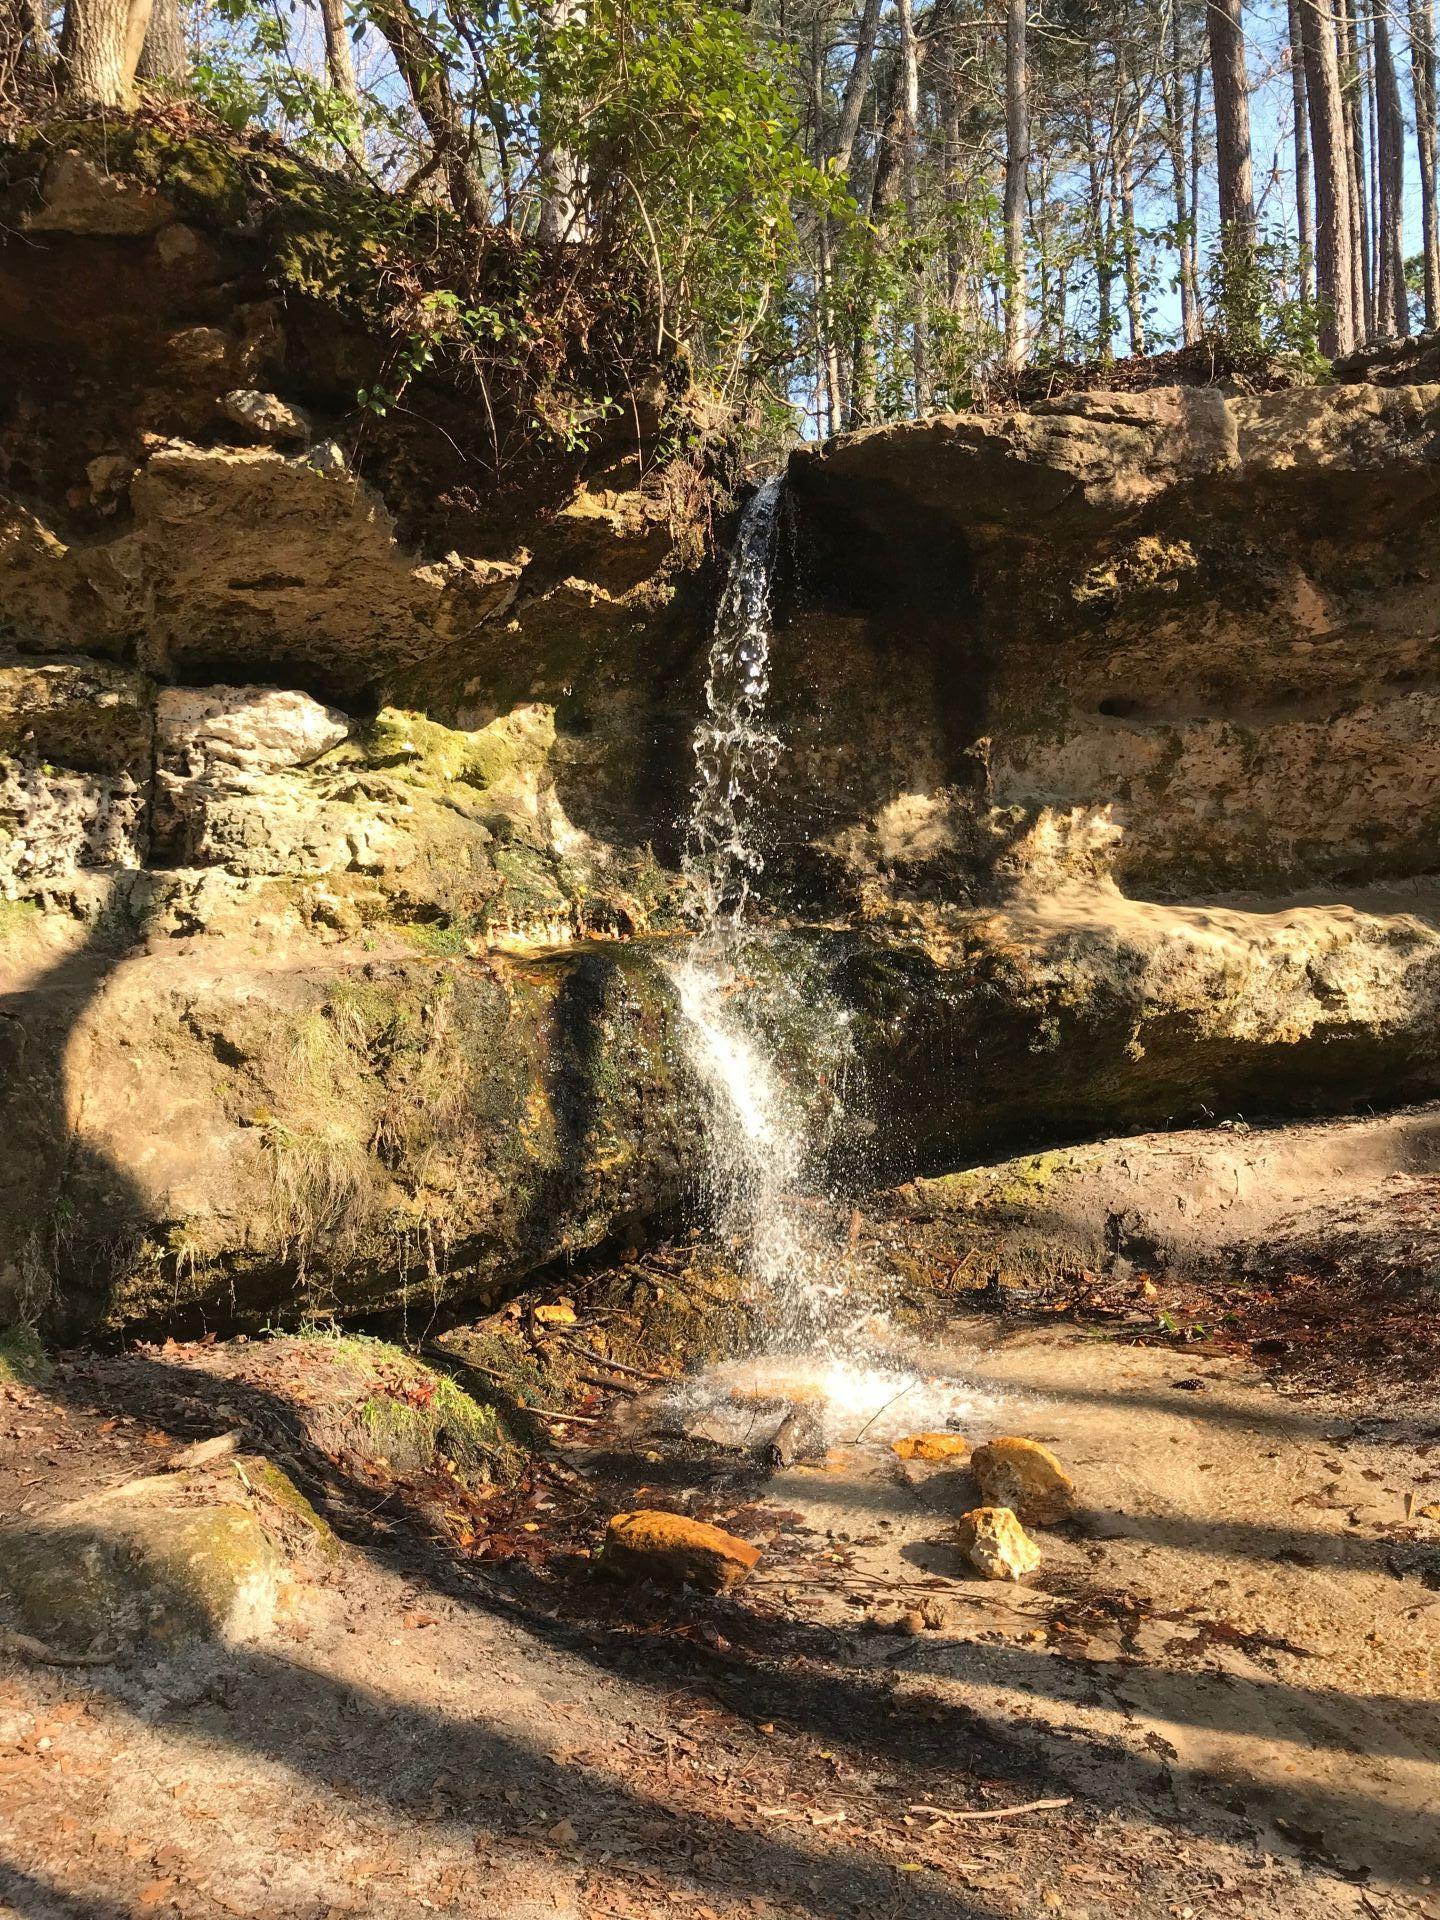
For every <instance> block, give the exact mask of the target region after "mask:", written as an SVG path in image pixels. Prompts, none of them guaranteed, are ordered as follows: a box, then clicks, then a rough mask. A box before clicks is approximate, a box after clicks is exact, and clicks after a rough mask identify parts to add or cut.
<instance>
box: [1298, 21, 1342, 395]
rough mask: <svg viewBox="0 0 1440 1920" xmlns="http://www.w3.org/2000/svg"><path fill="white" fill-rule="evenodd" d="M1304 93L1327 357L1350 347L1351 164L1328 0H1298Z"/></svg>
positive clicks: (1322, 340) (1317, 274) (1317, 277)
mask: <svg viewBox="0 0 1440 1920" xmlns="http://www.w3.org/2000/svg"><path fill="white" fill-rule="evenodd" d="M1298 18H1299V21H1300V28H1301V33H1302V36H1303V39H1304V46H1305V93H1306V99H1307V101H1308V104H1309V108H1310V138H1311V144H1312V147H1313V149H1314V155H1315V284H1316V288H1317V290H1318V292H1319V296H1320V299H1321V300H1322V301H1323V302H1324V303H1325V304H1326V306H1327V307H1328V309H1329V312H1328V314H1327V316H1326V319H1325V322H1324V325H1323V327H1322V331H1321V336H1320V344H1321V346H1322V348H1323V349H1324V351H1325V352H1326V353H1328V354H1329V355H1331V357H1332V358H1334V357H1338V356H1339V355H1341V354H1346V353H1351V352H1353V351H1354V348H1355V307H1354V302H1353V299H1352V295H1351V273H1350V261H1351V252H1350V165H1349V159H1348V149H1347V146H1346V141H1345V108H1344V105H1343V103H1342V101H1341V97H1340V55H1339V48H1338V45H1337V43H1336V38H1335V13H1334V8H1333V0H1300V6H1299V14H1298Z"/></svg>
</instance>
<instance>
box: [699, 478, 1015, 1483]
mask: <svg viewBox="0 0 1440 1920" xmlns="http://www.w3.org/2000/svg"><path fill="white" fill-rule="evenodd" d="M781 498H782V495H781V482H780V481H779V480H778V479H775V480H771V481H768V482H767V483H766V485H765V486H763V487H762V488H761V489H760V491H759V493H757V494H756V495H755V498H754V499H753V500H752V501H751V502H750V504H749V506H748V507H747V508H746V511H745V514H744V517H743V519H742V520H741V523H740V528H739V532H738V536H737V539H736V543H735V550H734V553H733V555H732V557H731V562H730V571H729V575H728V577H727V579H726V582H725V590H724V592H723V593H722V595H721V597H720V604H719V607H718V609H717V611H716V615H715V626H714V631H713V633H712V635H711V641H710V661H709V672H708V674H707V676H706V681H705V714H704V718H703V719H702V721H701V723H700V725H699V726H698V727H697V728H696V729H695V737H694V748H695V778H694V783H693V785H692V788H691V798H690V814H689V820H688V823H687V833H686V853H685V861H684V865H685V872H686V875H687V877H688V879H689V881H690V885H691V890H692V894H693V897H694V902H695V922H696V930H695V934H694V937H693V938H692V939H691V940H690V941H689V942H688V943H687V944H686V947H685V950H684V952H683V953H682V955H681V957H680V958H679V959H677V960H675V961H673V962H672V963H671V965H670V973H671V976H672V978H673V980H674V983H675V986H676V990H677V995H678V999H679V1008H680V1015H681V1018H680V1025H679V1034H680V1043H681V1046H682V1048H683V1050H684V1054H685V1060H686V1064H687V1066H688V1068H689V1071H690V1073H691V1075H692V1076H693V1078H694V1080H695V1082H696V1084H697V1085H698V1087H699V1089H700V1091H701V1094H702V1096H703V1100H704V1110H705V1127H704V1132H703V1136H702V1139H701V1143H700V1158H701V1170H702V1174H703V1178H704V1182H705V1186H706V1189H707V1197H708V1199H709V1203H710V1207H711V1212H712V1215H713V1219H714V1226H715V1232H716V1238H717V1242H718V1250H719V1252H720V1254H721V1255H722V1257H723V1258H724V1259H725V1260H726V1262H727V1263H728V1264H730V1265H731V1266H733V1267H734V1268H736V1269H737V1270H738V1272H739V1273H740V1275H741V1277H742V1279H743V1280H744V1282H745V1285H746V1289H747V1296H748V1300H749V1304H750V1308H751V1315H752V1323H753V1333H754V1338H753V1342H752V1351H751V1352H750V1353H749V1354H748V1355H746V1356H743V1357H739V1358H736V1359H735V1360H733V1361H728V1362H724V1363H721V1364H719V1365H717V1366H714V1367H711V1368H706V1369H703V1370H702V1371H701V1372H700V1373H699V1374H698V1375H696V1376H693V1377H692V1378H690V1379H689V1380H688V1381H686V1382H684V1383H681V1384H679V1385H677V1386H676V1387H675V1388H674V1389H673V1390H672V1392H671V1394H670V1396H669V1400H670V1404H671V1407H672V1410H673V1411H674V1412H675V1413H677V1414H678V1415H679V1417H681V1418H682V1419H683V1420H684V1421H685V1422H686V1425H687V1430H688V1431H691V1432H693V1433H695V1434H696V1435H697V1436H698V1437H700V1438H708V1439H712V1440H719V1441H722V1442H724V1443H726V1444H729V1445H739V1446H749V1445H751V1444H753V1442H754V1440H755V1431H754V1425H755V1421H756V1418H757V1415H756V1411H755V1404H754V1403H755V1400H756V1397H757V1396H758V1397H759V1399H760V1401H761V1402H762V1403H763V1404H766V1405H769V1406H770V1407H771V1408H772V1413H773V1418H775V1419H777V1420H778V1418H779V1409H780V1408H781V1407H783V1406H785V1405H787V1404H791V1405H793V1404H797V1403H799V1402H800V1401H804V1402H805V1403H806V1405H807V1406H809V1407H810V1408H811V1409H812V1410H813V1411H814V1412H815V1413H816V1415H817V1417H818V1418H819V1420H820V1423H821V1429H822V1431H823V1433H824V1435H825V1436H826V1437H827V1438H828V1439H831V1440H845V1441H855V1440H860V1439H865V1438H867V1437H868V1438H869V1439H870V1440H871V1442H872V1443H883V1442H884V1441H885V1440H887V1439H888V1438H890V1437H891V1436H893V1435H895V1434H900V1433H909V1432H915V1431H920V1430H923V1429H925V1428H927V1427H939V1426H947V1425H953V1424H955V1423H957V1422H958V1421H960V1420H962V1419H963V1420H969V1419H970V1418H972V1417H973V1416H975V1415H976V1414H977V1413H979V1412H981V1411H982V1410H983V1409H984V1400H983V1396H977V1395H976V1394H975V1392H974V1389H973V1388H972V1387H971V1386H970V1385H969V1383H968V1382H966V1381H965V1380H963V1379H962V1378H960V1377H958V1376H956V1375H954V1374H952V1373H944V1374H942V1375H939V1376H937V1375H936V1374H935V1373H934V1372H933V1371H932V1362H933V1355H932V1354H931V1352H930V1349H929V1346H928V1344H927V1343H924V1342H921V1343H918V1345H917V1343H915V1342H912V1341H910V1340H909V1339H908V1338H906V1337H900V1336H897V1335H896V1333H895V1330H894V1329H893V1328H891V1327H890V1325H889V1323H888V1321H887V1320H886V1319H885V1317H884V1315H883V1312H877V1311H876V1309H877V1308H879V1307H881V1306H882V1305H883V1295H884V1292H885V1288H884V1286H883V1285H882V1281H881V1276H880V1273H879V1272H878V1270H877V1269H876V1267H875V1266H874V1265H873V1264H872V1263H871V1260H870V1258H869V1256H867V1255H866V1254H865V1253H864V1252H863V1251H862V1250H861V1249H860V1248H857V1246H856V1245H855V1244H854V1241H855V1239H856V1235H855V1232H854V1227H855V1225H856V1224H857V1216H855V1215H853V1214H852V1213H851V1210H850V1208H849V1206H848V1205H847V1204H846V1203H845V1202H844V1201H843V1200H842V1199H841V1198H840V1196H839V1194H838V1193H837V1192H836V1191H835V1190H834V1188H833V1187H832V1185H831V1184H830V1182H829V1178H828V1175H827V1163H828V1160H829V1157H830V1156H829V1154H828V1153H827V1151H826V1148H827V1145H828V1142H829V1129H830V1128H833V1127H834V1126H835V1125H836V1124H837V1123H838V1124H839V1125H840V1127H841V1128H842V1130H843V1131H848V1132H851V1133H854V1132H855V1131H857V1127H856V1122H855V1119H854V1115H853V1113H851V1112H850V1111H848V1109H849V1108H851V1107H852V1106H853V1104H854V1101H853V1098H852V1097H851V1096H852V1089H851V1086H850V1082H849V1078H848V1066H849V1060H850V1055H851V1051H852V1048H851V1041H850V1034H849V1018H848V1015H847V1014H846V1013H845V1012H844V1011H843V1009H841V1008H840V1007H838V1006H837V1005H836V1004H835V1003H834V1001H833V999H832V998H831V996H830V995H828V994H827V993H826V992H825V991H824V987H823V983H822V982H820V981H819V980H817V978H816V973H817V971H818V969H816V968H815V967H814V966H813V965H812V964H811V960H813V952H814V942H813V940H812V941H807V939H806V938H805V935H804V933H803V932H800V933H798V934H797V933H794V932H789V931H787V930H786V929H785V928H784V926H783V925H782V924H777V923H776V922H774V921H773V920H772V921H770V922H769V923H767V922H766V921H764V920H762V919H761V918H760V917H759V916H758V915H756V914H755V913H754V912H753V911H752V908H753V905H754V893H755V887H756V882H757V881H758V880H759V877H760V875H761V873H762V872H763V870H764V866H765V861H764V855H763V844H762V843H763V839H764V833H763V828H764V818H765V800H766V787H767V785H768V783H769V780H770V776H771V774H772V773H773V771H774V769H775V765H776V762H777V760H778V758H779V755H780V750H781V742H780V738H779V736H778V734H777V733H776V731H775V729H774V727H773V725H772V724H771V722H770V718H769V715H768V714H767V711H766V704H767V698H768V695H769V691H770V595H771V579H772V567H773V559H774V549H775V540H776V533H777V527H778V522H779V515H780V504H781ZM807 956H808V957H807ZM802 1058H803V1060H804V1062H805V1064H804V1065H803V1066H801V1065H799V1064H798V1063H799V1061H800V1060H801V1059H802ZM787 1062H789V1066H788V1068H787ZM792 1072H794V1073H797V1074H798V1075H801V1076H803V1078H804V1091H803V1094H802V1091H801V1088H800V1087H798V1086H797V1085H796V1084H795V1083H794V1082H793V1081H792V1079H791V1078H790V1077H789V1076H790V1074H791V1073H792ZM860 1130H863V1128H862V1129H860ZM762 1425H763V1422H762Z"/></svg>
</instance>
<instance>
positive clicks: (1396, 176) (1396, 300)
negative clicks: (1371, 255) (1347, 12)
mask: <svg viewBox="0 0 1440 1920" xmlns="http://www.w3.org/2000/svg"><path fill="white" fill-rule="evenodd" d="M1373 32H1374V42H1373V44H1374V51H1375V108H1376V113H1375V149H1376V155H1377V159H1378V163H1379V169H1380V204H1379V211H1378V214H1377V218H1376V238H1377V240H1378V243H1379V250H1378V261H1377V265H1378V268H1379V273H1378V279H1379V287H1378V289H1377V292H1376V319H1377V321H1378V323H1379V326H1380V330H1381V332H1382V333H1395V334H1398V335H1400V336H1401V338H1403V337H1404V336H1405V335H1406V334H1407V333H1409V331H1410V298H1409V295H1408V293H1407V292H1406V288H1405V114H1404V109H1403V108H1402V107H1401V105H1400V82H1399V79H1398V78H1397V76H1396V73H1395V58H1394V55H1393V53H1392V52H1391V48H1390V23H1389V21H1388V20H1387V19H1386V17H1385V0H1379V4H1378V6H1377V8H1376V11H1375V22H1374V29H1373Z"/></svg>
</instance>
